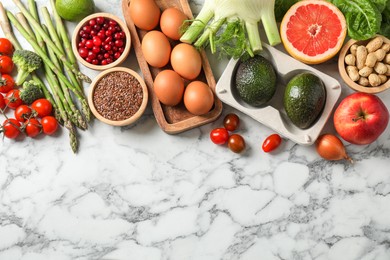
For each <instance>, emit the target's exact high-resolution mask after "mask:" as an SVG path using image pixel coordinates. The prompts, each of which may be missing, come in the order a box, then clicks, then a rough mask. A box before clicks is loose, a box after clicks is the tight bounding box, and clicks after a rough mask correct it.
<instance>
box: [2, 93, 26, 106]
mask: <svg viewBox="0 0 390 260" xmlns="http://www.w3.org/2000/svg"><path fill="white" fill-rule="evenodd" d="M19 94H20V90H19V89H13V90H10V91H8V93H7V94H6V95H5V98H4V99H5V104H6V105H7V106H8V107H9V108H11V109H16V108H17V107H18V106H20V105H21V104H23V101H22V100H21V99H20V95H19Z"/></svg>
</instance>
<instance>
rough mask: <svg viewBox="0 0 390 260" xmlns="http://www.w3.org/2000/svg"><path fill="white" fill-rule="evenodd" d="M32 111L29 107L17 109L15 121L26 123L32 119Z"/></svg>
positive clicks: (22, 106) (24, 106)
mask: <svg viewBox="0 0 390 260" xmlns="http://www.w3.org/2000/svg"><path fill="white" fill-rule="evenodd" d="M31 114H32V110H31V108H30V107H29V106H27V105H20V106H18V107H17V108H16V109H15V119H16V120H18V121H19V122H24V121H26V120H27V119H29V118H30V117H31Z"/></svg>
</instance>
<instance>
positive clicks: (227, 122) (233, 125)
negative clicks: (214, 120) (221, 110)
mask: <svg viewBox="0 0 390 260" xmlns="http://www.w3.org/2000/svg"><path fill="white" fill-rule="evenodd" d="M239 125H240V119H239V118H238V116H237V115H236V114H234V113H230V114H227V115H226V116H225V118H224V119H223V126H224V127H225V128H226V130H228V131H236V129H237V128H238V126H239Z"/></svg>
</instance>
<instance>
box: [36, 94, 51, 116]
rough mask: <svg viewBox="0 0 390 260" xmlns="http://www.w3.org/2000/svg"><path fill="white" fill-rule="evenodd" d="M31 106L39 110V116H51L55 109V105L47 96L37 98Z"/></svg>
mask: <svg viewBox="0 0 390 260" xmlns="http://www.w3.org/2000/svg"><path fill="white" fill-rule="evenodd" d="M31 108H32V109H33V110H34V111H36V112H37V114H38V117H40V118H43V117H45V116H49V115H50V114H51V111H52V110H53V106H52V105H51V103H50V101H49V100H47V99H45V98H40V99H37V100H35V101H34V102H33V103H32V104H31Z"/></svg>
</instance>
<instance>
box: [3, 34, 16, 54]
mask: <svg viewBox="0 0 390 260" xmlns="http://www.w3.org/2000/svg"><path fill="white" fill-rule="evenodd" d="M13 52H14V47H13V46H12V43H11V42H10V41H9V40H8V39H7V38H0V54H1V55H8V56H11V55H12V53H13Z"/></svg>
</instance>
